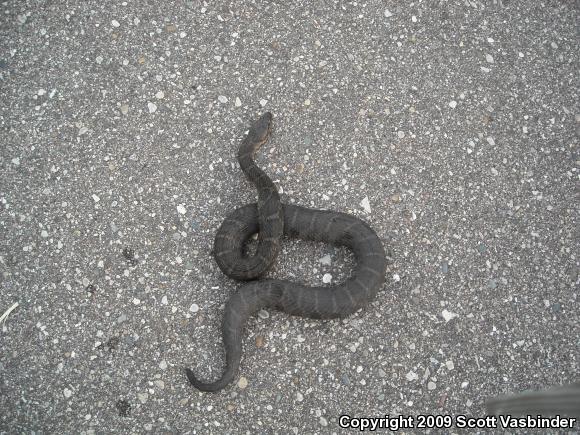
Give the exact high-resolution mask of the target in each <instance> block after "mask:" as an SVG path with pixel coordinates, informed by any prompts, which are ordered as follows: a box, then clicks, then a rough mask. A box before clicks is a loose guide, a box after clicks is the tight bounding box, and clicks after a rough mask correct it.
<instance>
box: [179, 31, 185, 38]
mask: <svg viewBox="0 0 580 435" xmlns="http://www.w3.org/2000/svg"><path fill="white" fill-rule="evenodd" d="M186 36H187V33H185V32H181V33H179V37H180V38H182V39H183V38H185V37H186Z"/></svg>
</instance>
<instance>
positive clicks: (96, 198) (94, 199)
mask: <svg viewBox="0 0 580 435" xmlns="http://www.w3.org/2000/svg"><path fill="white" fill-rule="evenodd" d="M100 200H101V198H99V197H98V196H97V195H95V194H94V193H93V201H95V202H99V201H100Z"/></svg>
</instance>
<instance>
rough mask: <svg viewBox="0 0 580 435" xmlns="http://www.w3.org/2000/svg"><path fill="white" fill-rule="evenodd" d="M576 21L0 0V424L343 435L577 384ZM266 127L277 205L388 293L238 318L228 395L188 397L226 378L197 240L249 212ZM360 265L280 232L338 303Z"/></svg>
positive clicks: (382, 7)
mask: <svg viewBox="0 0 580 435" xmlns="http://www.w3.org/2000/svg"><path fill="white" fill-rule="evenodd" d="M578 15H579V14H578V7H577V5H576V4H575V3H574V2H557V1H548V2H544V3H536V2H526V1H523V0H511V1H507V0H497V1H496V0H494V1H489V2H481V1H471V0H466V1H464V2H455V4H450V3H440V2H437V3H434V2H414V3H408V4H407V3H405V4H404V3H401V2H395V1H392V0H387V1H358V2H337V1H332V2H323V3H320V2H307V1H304V0H302V1H298V2H292V3H291V4H283V3H280V2H256V1H251V2H219V1H218V2H200V1H197V0H195V1H191V0H186V1H184V2H178V3H176V4H172V3H170V4H167V3H163V2H114V3H111V2H104V3H103V2H96V1H94V0H89V1H83V2H72V3H71V2H44V3H43V4H39V3H38V2H32V1H29V0H24V1H19V2H16V1H7V2H4V3H3V7H2V14H1V16H0V23H1V24H2V25H1V26H0V35H1V39H2V42H3V44H2V45H1V47H0V84H1V86H0V97H1V101H2V102H3V104H2V106H1V107H0V141H1V143H2V147H0V153H1V154H0V156H1V159H0V240H1V243H0V270H1V273H2V275H1V277H2V281H1V287H0V288H1V291H0V315H2V314H3V313H7V314H6V316H5V318H4V320H3V321H2V322H0V326H1V328H2V331H1V332H0V334H1V339H0V350H1V351H0V373H2V375H1V376H0V391H1V394H0V431H5V432H8V433H19V432H27V433H28V432H32V431H42V432H46V433H70V432H75V433H86V434H89V433H133V432H139V433H142V432H150V433H173V432H175V433H200V434H201V433H216V434H222V433H264V434H270V433H272V434H274V433H296V434H298V433H342V432H343V429H341V428H340V427H339V423H338V417H339V416H340V415H342V414H348V415H350V416H358V417H382V416H384V415H385V414H390V415H397V414H401V415H405V416H406V415H415V416H416V415H418V414H451V415H459V414H466V415H472V416H479V417H483V416H484V415H485V413H486V411H485V401H486V400H487V399H488V398H489V397H493V396H500V395H504V394H508V393H512V392H518V391H523V390H528V389H532V390H533V389H546V388H548V387H550V386H553V385H561V384H566V383H570V382H572V381H574V380H577V374H578V372H579V371H580V370H579V369H580V364H579V361H578V355H579V352H578V350H579V349H578V334H577V332H578V325H579V323H580V322H579V314H578V313H579V312H580V310H579V304H578V284H579V282H580V280H579V273H580V260H579V258H578V246H579V235H578V191H577V185H576V183H578V168H579V166H580V165H579V163H580V157H579V153H578V137H579V135H580V108H579V107H578V101H579V99H578V75H577V72H578V69H579V68H578V67H579V56H578V50H577V47H578V36H577V30H576V29H577V23H578V18H579V16H578ZM266 110H268V111H271V112H272V113H273V114H274V131H273V135H272V138H271V140H270V141H269V143H267V144H266V145H265V146H264V147H263V148H262V150H261V151H260V153H259V155H258V157H257V161H258V163H259V164H260V165H261V166H262V167H263V168H264V170H265V171H266V172H267V173H268V174H269V175H270V176H271V177H272V179H273V180H274V182H275V183H276V184H277V186H278V187H279V189H280V191H281V197H282V200H283V201H284V202H288V203H295V204H300V205H303V206H307V207H313V208H322V209H332V210H338V211H343V212H348V213H352V214H354V215H356V216H359V217H361V218H362V219H364V220H366V221H367V222H368V223H369V224H370V225H371V226H372V227H373V228H374V229H375V230H376V231H377V233H378V235H379V236H380V237H381V239H382V240H383V241H384V244H385V247H386V248H387V249H388V251H389V256H390V258H391V264H390V267H389V270H388V272H387V282H386V284H385V286H384V288H383V290H382V291H381V292H380V293H379V295H378V297H377V299H376V300H375V301H374V302H373V303H371V304H370V305H369V306H368V307H367V308H365V309H363V310H361V311H359V312H357V313H356V314H355V315H353V316H351V317H350V318H348V319H345V320H332V321H318V320H311V319H303V318H297V317H289V316H288V315H286V314H284V313H278V312H271V311H269V312H264V313H261V315H259V316H255V317H254V318H252V319H251V320H250V321H249V323H248V325H247V328H246V332H245V336H244V337H245V338H244V356H243V359H242V365H241V369H240V372H239V374H238V376H237V378H236V381H235V383H233V384H232V385H230V386H229V387H228V388H226V389H225V390H224V391H222V392H220V393H217V394H207V393H200V392H197V391H196V390H194V389H193V388H192V387H191V386H190V385H189V384H188V382H187V379H186V377H185V374H184V370H183V369H184V367H190V368H192V370H194V371H195V373H196V374H199V376H200V377H202V378H203V379H215V378H217V377H218V376H219V374H220V373H221V369H222V364H223V351H222V343H221V338H220V323H221V318H222V313H223V305H224V303H225V301H226V300H227V298H228V296H229V295H231V294H232V293H233V292H235V291H236V288H238V287H239V286H240V284H239V283H237V282H235V281H233V280H231V279H229V278H227V277H225V276H224V275H223V274H222V273H221V272H220V270H219V269H218V267H217V265H216V263H215V261H214V260H213V258H212V254H211V251H212V245H213V237H214V235H215V232H216V230H217V228H218V227H219V225H220V224H221V222H222V220H223V219H224V218H225V216H227V215H228V213H230V212H231V211H232V210H233V209H235V208H236V207H239V206H241V205H244V204H247V203H249V202H252V201H255V198H256V192H255V189H254V188H253V186H251V185H250V184H249V183H247V182H246V180H245V178H244V176H243V174H242V173H241V171H240V169H239V167H238V166H237V162H236V159H235V155H236V150H237V147H238V144H239V142H240V140H241V139H242V137H243V135H244V133H245V131H246V130H247V128H248V125H249V124H250V122H251V121H253V120H254V119H256V117H257V116H259V115H260V114H261V113H263V112H264V111H266ZM575 186H576V187H575ZM352 261H353V258H352V256H351V254H350V253H349V252H348V251H346V250H345V249H343V248H334V247H331V246H328V245H325V244H322V243H311V242H304V241H300V240H286V241H285V242H284V247H283V251H282V253H281V255H280V256H279V258H278V259H277V261H276V263H275V266H274V268H273V270H272V271H271V272H270V273H269V274H268V276H271V277H277V278H283V279H289V280H292V281H298V282H303V283H308V284H310V285H334V284H335V283H337V282H341V281H342V280H344V279H346V278H347V277H348V275H349V273H350V270H351V267H352ZM325 283H327V284H325ZM16 303H18V306H15V304H16ZM268 314H269V315H268Z"/></svg>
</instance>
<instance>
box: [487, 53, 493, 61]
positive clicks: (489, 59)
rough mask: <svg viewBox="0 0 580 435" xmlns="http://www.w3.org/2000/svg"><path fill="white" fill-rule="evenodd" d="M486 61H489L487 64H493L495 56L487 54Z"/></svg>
mask: <svg viewBox="0 0 580 435" xmlns="http://www.w3.org/2000/svg"><path fill="white" fill-rule="evenodd" d="M485 60H486V61H487V63H493V56H492V55H491V54H486V55H485Z"/></svg>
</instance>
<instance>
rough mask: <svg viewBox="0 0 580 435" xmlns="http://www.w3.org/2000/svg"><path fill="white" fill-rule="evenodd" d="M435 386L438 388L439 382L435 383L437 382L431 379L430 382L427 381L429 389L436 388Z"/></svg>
mask: <svg viewBox="0 0 580 435" xmlns="http://www.w3.org/2000/svg"><path fill="white" fill-rule="evenodd" d="M435 388H437V384H435V382H433V381H429V383H427V389H428V390H434V389H435Z"/></svg>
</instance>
